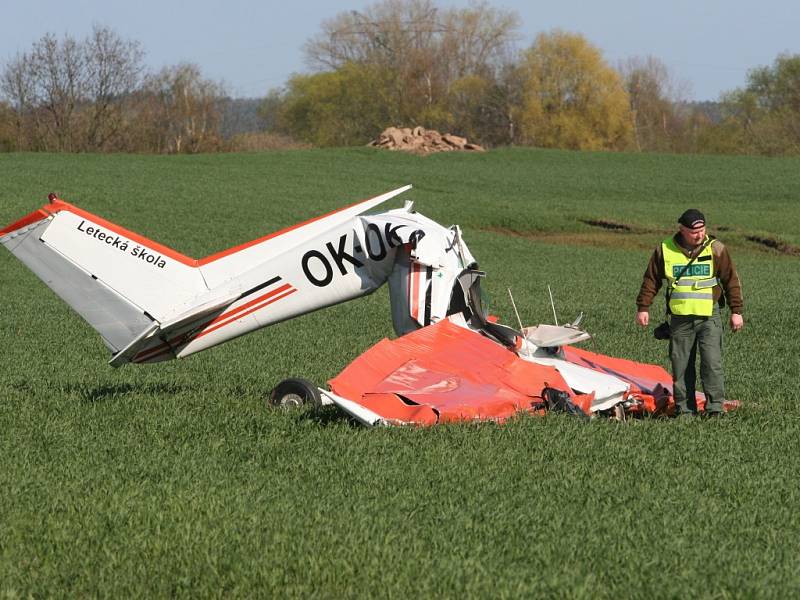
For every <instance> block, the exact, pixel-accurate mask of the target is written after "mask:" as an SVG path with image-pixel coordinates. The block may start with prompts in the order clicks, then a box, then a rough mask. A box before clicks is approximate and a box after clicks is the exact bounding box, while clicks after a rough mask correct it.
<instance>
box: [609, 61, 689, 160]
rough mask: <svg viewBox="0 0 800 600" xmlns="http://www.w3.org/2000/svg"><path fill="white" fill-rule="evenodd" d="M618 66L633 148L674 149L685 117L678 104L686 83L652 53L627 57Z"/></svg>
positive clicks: (685, 92) (685, 88)
mask: <svg viewBox="0 0 800 600" xmlns="http://www.w3.org/2000/svg"><path fill="white" fill-rule="evenodd" d="M618 70H619V72H620V74H621V75H622V80H623V85H624V86H625V90H626V91H627V92H628V97H629V98H630V104H631V119H632V122H633V134H634V141H635V144H636V147H637V149H639V150H676V149H677V145H679V143H680V140H679V138H680V136H681V134H682V131H683V129H684V122H685V121H686V119H685V118H684V115H683V114H682V112H681V111H680V109H679V106H680V104H681V103H683V101H684V100H685V98H686V94H687V89H688V84H686V83H683V82H679V81H678V80H676V79H675V78H674V77H673V76H672V74H671V73H670V71H669V69H668V68H667V66H666V65H665V64H664V63H663V62H662V61H660V60H659V59H658V58H655V57H653V56H647V57H644V58H642V57H638V56H637V57H632V58H629V59H627V60H626V61H624V62H622V63H621V64H620V65H619V67H618Z"/></svg>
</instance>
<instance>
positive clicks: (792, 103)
mask: <svg viewBox="0 0 800 600" xmlns="http://www.w3.org/2000/svg"><path fill="white" fill-rule="evenodd" d="M723 103H724V106H725V109H726V115H727V119H726V121H725V125H726V127H727V128H729V129H731V128H735V127H738V128H740V129H741V139H742V140H743V141H744V150H745V151H749V152H756V153H760V154H798V153H800V55H799V54H794V55H790V54H781V55H780V56H778V57H777V58H776V59H775V62H774V63H773V64H772V66H764V67H758V68H756V69H753V70H751V71H750V72H749V73H748V74H747V84H746V86H745V87H744V88H740V89H737V90H734V91H733V92H730V93H729V94H726V95H725V96H724V97H723Z"/></svg>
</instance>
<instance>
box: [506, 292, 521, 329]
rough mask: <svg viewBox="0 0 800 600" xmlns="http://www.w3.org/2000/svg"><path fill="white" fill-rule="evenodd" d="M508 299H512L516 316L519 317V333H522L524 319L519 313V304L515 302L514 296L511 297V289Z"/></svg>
mask: <svg viewBox="0 0 800 600" xmlns="http://www.w3.org/2000/svg"><path fill="white" fill-rule="evenodd" d="M508 297H509V298H511V306H512V307H513V308H514V314H515V315H517V323H519V332H520V333H523V332H522V319H520V318H519V312H518V311H517V304H516V302H514V296H512V295H511V288H508Z"/></svg>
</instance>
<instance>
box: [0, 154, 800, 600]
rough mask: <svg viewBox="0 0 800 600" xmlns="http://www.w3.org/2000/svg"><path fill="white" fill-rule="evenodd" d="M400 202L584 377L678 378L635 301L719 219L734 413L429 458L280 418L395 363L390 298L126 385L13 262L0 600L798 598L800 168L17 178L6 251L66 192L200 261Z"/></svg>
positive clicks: (514, 440) (147, 371)
mask: <svg viewBox="0 0 800 600" xmlns="http://www.w3.org/2000/svg"><path fill="white" fill-rule="evenodd" d="M405 183H412V184H414V186H415V189H414V190H412V192H411V193H410V196H409V197H410V198H412V199H414V200H415V202H416V207H417V209H418V210H419V211H420V212H422V213H423V214H426V215H428V216H430V217H432V218H434V219H436V220H438V221H440V222H442V223H443V224H445V225H448V224H450V223H459V224H461V225H462V227H463V228H464V234H465V239H466V240H467V242H468V243H469V245H470V248H471V250H472V252H473V253H474V254H475V256H476V257H477V258H478V260H479V261H480V263H481V267H482V268H483V269H485V270H486V271H487V272H488V277H487V280H486V281H485V287H486V289H487V290H488V292H489V294H490V295H491V296H492V298H493V302H492V311H493V312H494V313H496V314H498V315H500V317H501V319H503V320H504V321H506V322H509V321H511V320H512V318H513V312H512V310H511V307H510V304H509V302H508V299H507V295H506V287H508V286H511V287H512V288H513V290H514V296H515V300H516V302H517V305H518V307H519V309H520V313H521V315H522V319H523V321H524V322H526V324H533V323H537V322H549V321H550V320H551V314H550V307H549V303H548V299H547V285H548V284H549V285H550V286H551V287H552V289H553V291H554V295H555V300H556V305H557V308H558V310H559V316H560V317H561V318H562V319H563V320H567V319H571V318H572V317H573V316H574V315H575V314H577V313H578V312H579V311H584V312H585V313H586V317H585V321H584V324H585V326H586V327H587V329H589V330H590V331H591V332H592V333H593V334H595V339H594V340H593V342H591V343H589V344H588V345H587V346H586V347H587V348H588V349H590V350H595V351H599V352H603V353H608V354H613V355H617V356H622V357H626V358H631V359H634V360H640V361H647V362H657V363H660V364H662V365H664V366H666V346H665V345H664V343H663V342H658V341H656V340H654V339H653V337H652V335H651V334H650V332H649V331H648V332H643V331H641V330H639V329H638V328H636V327H635V325H634V324H633V316H634V311H635V307H634V298H635V296H636V293H637V291H638V288H639V284H640V282H641V274H642V272H643V271H644V267H645V264H646V261H647V260H648V257H649V253H650V252H651V251H652V248H653V247H654V246H655V244H656V243H657V242H658V241H659V240H660V239H661V238H662V237H663V236H665V235H666V234H667V233H668V232H669V231H671V230H672V228H673V224H674V222H675V219H676V218H677V216H678V215H679V214H680V213H681V212H682V211H683V210H684V209H685V208H688V207H690V206H696V207H699V208H701V209H702V210H704V211H705V213H706V216H707V218H708V220H709V223H710V230H711V232H712V233H717V234H718V235H719V236H720V237H721V238H722V239H723V241H725V242H726V243H727V244H728V246H729V247H730V248H731V252H732V255H733V257H734V260H735V261H736V263H737V266H738V268H739V270H740V274H741V277H742V280H743V283H744V292H745V302H746V311H745V321H746V326H745V329H744V331H743V332H742V333H740V334H737V335H735V336H734V335H730V334H729V335H728V336H727V338H726V346H727V348H726V371H727V375H728V396H729V397H731V398H738V399H740V400H741V401H742V403H743V406H742V408H741V409H740V410H739V411H738V412H737V413H736V414H735V415H733V416H731V417H730V418H726V419H722V420H719V421H713V422H707V421H700V422H689V423H684V422H676V421H671V420H661V419H645V420H641V421H635V422H628V423H616V422H606V421H592V422H590V423H583V422H578V421H577V420H573V419H570V418H569V417H565V416H561V415H550V416H547V417H541V418H533V417H527V418H519V419H516V420H514V421H513V422H510V423H508V424H505V425H502V426H498V425H493V424H463V425H450V426H441V427H434V428H428V429H421V428H395V429H365V428H362V427H359V426H357V425H354V424H352V423H351V422H349V421H348V420H347V419H345V418H343V417H342V416H340V415H339V414H338V413H337V412H336V411H334V410H323V411H320V412H314V411H312V410H310V409H309V410H299V411H294V412H282V411H277V410H274V409H270V408H269V407H267V405H266V403H265V398H266V396H267V394H268V393H269V390H270V389H271V387H272V386H273V385H275V384H276V383H277V382H278V381H279V380H281V379H283V378H285V377H288V376H292V375H300V376H304V377H307V378H309V379H312V380H314V381H316V382H318V383H320V384H323V383H324V382H325V381H326V380H327V379H328V378H330V377H332V376H333V375H335V374H336V373H337V372H338V371H340V370H341V369H342V368H343V367H344V366H345V365H346V364H347V363H348V362H349V361H350V360H352V359H353V358H354V357H356V356H357V355H358V354H359V353H360V352H362V351H363V350H365V349H366V348H367V347H369V346H370V345H371V344H373V343H375V342H376V341H378V340H379V339H381V338H382V337H386V336H391V335H392V330H391V318H390V314H389V303H388V294H387V292H386V291H385V290H379V291H378V292H377V293H375V294H374V295H372V296H370V297H368V298H365V299H362V300H359V301H355V302H351V303H349V304H345V305H340V306H336V307H334V308H331V309H328V310H325V311H321V312H317V313H314V314H312V315H308V316H306V317H302V318H300V319H296V320H294V321H290V322H287V323H284V324H281V325H277V326H275V327H272V328H269V329H266V330H263V331H260V332H257V333H255V334H253V335H250V336H245V337H243V338H240V339H238V340H235V341H233V342H231V343H229V344H226V345H223V346H221V347H219V348H215V349H212V350H210V351H208V352H204V353H201V354H199V355H197V356H194V357H192V358H189V359H187V360H185V361H172V362H169V363H161V364H158V365H145V366H139V367H136V366H127V367H124V368H122V369H119V370H114V369H112V368H110V367H108V366H107V365H106V361H107V360H108V356H107V355H106V351H105V348H104V346H103V344H102V343H101V342H100V340H99V338H98V337H97V336H96V334H95V333H94V332H93V331H92V330H91V329H90V328H89V327H88V326H87V325H85V324H84V323H83V321H82V320H81V319H80V318H79V317H77V316H76V315H75V314H73V313H72V312H71V311H70V310H69V308H68V307H67V306H66V305H65V304H63V303H62V302H61V301H60V300H59V299H58V298H57V297H56V296H55V295H54V294H52V293H51V292H50V291H49V290H48V289H47V288H46V287H45V286H44V284H42V283H41V282H40V281H39V280H38V279H37V278H36V277H35V276H34V275H33V274H31V273H30V272H29V271H28V270H27V269H25V268H24V267H23V266H22V265H21V264H20V263H18V262H17V261H16V260H15V259H14V258H13V257H12V256H11V254H10V253H8V252H6V251H5V250H4V249H3V250H0V598H2V599H5V598H18V597H45V596H64V597H120V596H123V597H124V596H134V597H153V596H156V597H162V596H179V597H209V596H211V597H217V596H226V597H254V596H255V597H265V596H317V597H341V596H345V597H357V596H375V597H400V598H404V597H427V596H437V597H456V596H469V597H520V596H527V597H543V596H544V597H550V596H558V597H586V598H604V597H608V598H618V597H641V598H646V597H651V596H656V597H697V596H699V597H715V598H716V597H719V598H727V597H756V596H757V597H780V598H783V597H792V596H797V595H799V594H800V516H798V510H799V509H800V485H798V473H799V472H800V452H798V450H800V409H799V408H798V401H797V398H796V389H797V382H798V381H800V360H799V359H798V350H800V344H798V341H797V337H796V336H797V332H798V330H800V317H798V311H797V300H798V292H797V290H798V289H800V264H799V263H798V261H800V257H798V255H797V253H796V252H797V251H796V248H797V246H799V245H800V203H799V202H798V199H799V198H800V161H798V160H796V159H765V158H752V157H749V158H748V157H698V156H668V155H630V154H610V153H609V154H592V153H569V152H550V151H536V150H523V149H518V150H513V149H512V150H499V151H495V152H490V153H486V154H481V155H466V154H461V155H459V154H445V155H437V156H430V157H427V158H418V157H413V156H406V155H401V154H397V153H388V152H383V153H382V152H380V151H374V150H371V149H348V150H326V151H321V150H313V151H292V152H274V153H258V154H235V155H234V154H231V155H208V156H175V157H161V156H115V155H109V156H93V155H46V154H38V155H25V154H22V155H19V154H11V155H2V154H0V227H3V226H5V225H6V224H8V223H10V222H12V221H14V220H16V219H18V218H20V217H22V216H23V215H25V214H27V213H28V212H30V211H32V210H34V209H35V208H37V207H38V206H40V205H41V204H43V203H44V202H45V200H46V196H47V193H48V192H51V191H54V192H57V193H58V194H59V195H60V196H61V197H63V198H64V199H66V200H68V201H70V202H72V203H74V204H77V205H79V206H81V207H82V208H85V209H87V210H89V211H92V212H95V213H97V214H99V215H101V216H103V217H105V218H107V219H109V220H111V221H114V222H117V223H119V224H121V225H123V226H125V227H127V228H129V229H132V230H134V231H137V232H139V233H141V234H144V235H146V236H149V237H152V238H154V239H156V240H158V241H160V242H162V243H164V244H167V245H169V246H172V247H174V248H175V249H177V250H179V251H181V252H184V253H186V254H189V255H192V256H197V257H201V256H205V255H207V254H210V253H213V252H215V251H218V250H221V249H223V248H226V247H228V246H231V245H234V244H238V243H241V242H244V241H246V240H249V239H252V238H255V237H258V236H262V235H265V234H266V233H268V232H270V231H274V230H276V229H279V228H281V227H284V226H287V225H290V224H293V223H295V222H297V221H301V220H305V219H307V218H309V217H312V216H315V215H317V214H320V213H322V212H325V211H329V210H333V209H335V208H338V207H340V206H342V205H344V204H346V203H351V202H353V201H356V200H359V199H363V198H367V197H370V196H373V195H376V194H378V193H381V192H384V191H387V190H389V189H392V188H394V187H398V186H400V185H403V184H405ZM399 204H400V201H398V202H397V203H396V205H399ZM592 221H594V222H597V221H604V222H608V223H615V224H619V225H624V226H626V227H628V228H629V230H628V231H625V230H609V229H605V228H602V227H597V226H592V225H590V224H587V222H592ZM752 238H758V239H762V240H773V241H774V242H775V243H776V244H784V246H783V248H784V250H785V251H784V252H778V251H776V250H772V249H769V248H767V247H765V246H764V244H763V243H759V242H756V241H752ZM793 253H794V254H793ZM661 310H663V304H659V305H658V306H657V307H656V309H655V310H654V311H653V312H652V314H653V316H654V318H657V317H658V316H659V312H660V311H661Z"/></svg>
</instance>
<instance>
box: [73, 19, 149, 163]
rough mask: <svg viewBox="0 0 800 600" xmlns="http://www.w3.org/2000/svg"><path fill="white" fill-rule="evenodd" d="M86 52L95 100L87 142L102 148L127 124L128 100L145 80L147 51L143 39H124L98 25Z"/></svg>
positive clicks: (88, 82)
mask: <svg viewBox="0 0 800 600" xmlns="http://www.w3.org/2000/svg"><path fill="white" fill-rule="evenodd" d="M85 54H86V70H87V73H86V95H87V97H88V99H89V102H90V103H91V107H90V108H89V118H88V124H87V130H86V144H87V146H88V147H89V148H90V149H94V150H102V149H104V148H105V147H106V145H107V144H108V143H109V142H110V141H111V140H113V138H114V137H115V136H117V135H118V134H119V133H120V132H121V130H122V128H123V126H124V104H125V102H126V101H127V100H128V99H129V98H130V97H131V95H132V94H133V92H134V91H135V90H136V89H137V88H138V87H139V84H140V82H141V78H142V72H143V65H142V60H143V58H144V52H143V51H142V49H141V45H140V44H139V42H135V41H127V40H123V39H122V38H120V37H119V36H118V35H117V34H116V33H114V32H113V31H112V30H111V29H109V28H107V27H101V26H97V25H96V26H95V27H94V28H93V30H92V34H91V36H90V37H89V38H88V39H87V41H86V43H85Z"/></svg>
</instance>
